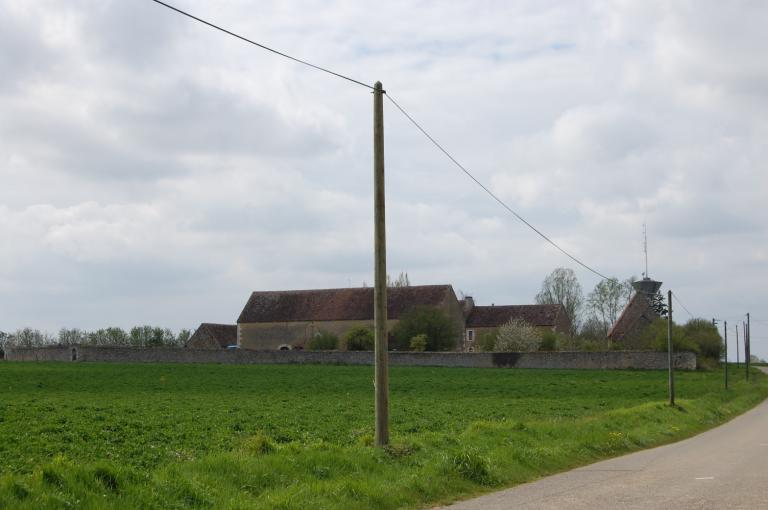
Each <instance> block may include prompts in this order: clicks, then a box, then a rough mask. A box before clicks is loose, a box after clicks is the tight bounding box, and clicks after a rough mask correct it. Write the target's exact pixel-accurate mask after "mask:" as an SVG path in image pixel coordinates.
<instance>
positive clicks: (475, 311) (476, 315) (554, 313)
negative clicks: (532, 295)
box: [464, 297, 571, 351]
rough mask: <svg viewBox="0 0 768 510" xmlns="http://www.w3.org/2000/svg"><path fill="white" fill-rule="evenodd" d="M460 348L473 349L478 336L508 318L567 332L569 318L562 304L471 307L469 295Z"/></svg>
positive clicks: (494, 329) (471, 301) (497, 326)
mask: <svg viewBox="0 0 768 510" xmlns="http://www.w3.org/2000/svg"><path fill="white" fill-rule="evenodd" d="M464 313H465V315H466V321H465V328H464V350H466V351H473V350H475V348H476V345H477V341H478V339H479V338H480V337H481V336H482V335H483V334H484V333H488V332H495V331H496V330H497V329H498V328H499V327H501V326H503V325H504V324H506V323H507V322H509V321H510V320H514V319H520V320H523V321H525V322H527V323H528V324H530V325H532V326H534V327H535V328H536V329H538V330H539V331H542V332H543V331H554V332H555V333H562V334H566V335H567V334H570V331H571V320H570V318H569V317H568V314H567V313H566V311H565V307H564V306H563V305H561V304H558V305H503V306H494V305H491V306H475V305H474V301H473V300H472V298H471V297H467V298H465V301H464Z"/></svg>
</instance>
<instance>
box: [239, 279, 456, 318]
mask: <svg viewBox="0 0 768 510" xmlns="http://www.w3.org/2000/svg"><path fill="white" fill-rule="evenodd" d="M448 297H452V299H454V300H455V299H456V295H455V294H454V292H453V287H451V286H450V285H418V286H411V287H391V288H389V289H387V316H388V318H389V319H398V318H399V317H400V316H401V315H402V314H403V313H405V312H407V311H409V310H411V309H412V308H414V307H416V306H438V305H440V304H442V303H444V302H445V301H446V299H447V298H448ZM340 320H373V288H372V287H358V288H347V289H317V290H283V291H265V292H254V293H252V294H251V297H250V298H249V299H248V302H247V303H246V305H245V308H243V311H242V312H241V313H240V317H239V318H238V319H237V323H238V324H240V323H248V322H291V321H340Z"/></svg>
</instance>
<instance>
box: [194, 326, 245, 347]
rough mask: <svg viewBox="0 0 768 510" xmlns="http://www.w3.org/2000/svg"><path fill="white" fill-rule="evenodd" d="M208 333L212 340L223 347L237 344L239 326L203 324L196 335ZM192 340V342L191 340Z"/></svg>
mask: <svg viewBox="0 0 768 510" xmlns="http://www.w3.org/2000/svg"><path fill="white" fill-rule="evenodd" d="M198 332H200V334H202V333H207V334H208V336H209V337H210V338H213V339H214V340H216V341H217V342H218V343H219V345H220V346H221V347H226V346H228V345H236V344H237V325H235V324H212V323H210V322H203V323H202V324H200V327H199V328H197V331H195V335H197V334H198ZM190 340H192V339H191V338H190Z"/></svg>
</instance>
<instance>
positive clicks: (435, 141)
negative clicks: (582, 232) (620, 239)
mask: <svg viewBox="0 0 768 510" xmlns="http://www.w3.org/2000/svg"><path fill="white" fill-rule="evenodd" d="M386 96H387V99H389V101H390V102H391V103H392V104H393V105H395V108H397V109H398V110H400V113H402V114H403V115H404V116H405V117H406V118H407V119H408V120H409V121H411V123H412V124H413V125H414V126H416V128H417V129H418V130H419V131H421V133H422V134H423V135H424V136H425V137H427V139H428V140H429V141H430V142H432V144H433V145H434V146H435V147H437V148H438V149H439V150H440V152H442V153H443V154H444V155H445V156H446V157H447V158H448V159H449V160H451V162H453V164H454V165H456V166H457V167H458V168H459V169H460V170H461V171H462V172H464V173H465V174H466V175H467V177H469V178H470V179H472V180H473V181H474V182H475V184H477V185H478V186H480V188H482V190H483V191H485V192H486V193H487V194H488V195H489V196H490V197H491V198H492V199H494V200H495V201H496V202H498V203H499V204H500V205H501V206H502V207H503V208H504V209H506V210H507V211H508V212H510V213H512V215H513V216H515V218H517V219H518V220H520V221H521V222H523V223H524V224H525V225H526V226H527V227H528V228H530V229H531V230H533V231H534V232H536V233H537V234H538V235H539V236H540V237H541V238H542V239H544V240H545V241H547V242H548V243H549V244H551V245H552V246H554V247H555V248H557V249H558V250H560V251H561V252H562V253H563V254H565V255H566V256H567V257H568V258H570V259H571V260H573V261H574V262H576V263H577V264H579V265H580V266H581V267H583V268H585V269H587V270H588V271H591V272H593V273H594V274H596V275H597V276H599V277H600V278H603V279H605V280H609V279H610V278H608V277H607V276H605V275H604V274H602V273H600V272H599V271H597V270H595V269H592V268H591V267H590V266H588V265H587V264H585V263H584V262H582V261H581V260H579V259H578V258H576V257H575V256H573V255H571V254H570V253H568V252H567V251H565V249H563V248H561V247H560V245H558V244H557V243H556V242H554V241H553V240H552V239H550V238H549V237H547V236H546V235H545V234H544V233H543V232H542V231H541V230H539V229H537V228H536V227H534V226H533V225H531V224H530V223H529V222H528V221H527V220H526V219H525V218H523V217H522V216H520V215H519V214H518V213H517V212H515V211H514V210H513V209H512V208H511V207H510V206H508V205H507V204H506V203H505V202H504V201H503V200H502V199H500V198H499V197H498V196H496V194H494V193H493V192H492V191H491V190H490V189H488V187H487V186H485V185H484V184H483V183H482V182H480V181H479V180H478V179H477V177H475V176H474V175H472V173H471V172H470V171H469V170H467V168H466V167H465V166H464V165H462V164H461V163H459V162H458V161H457V160H456V158H454V157H453V156H452V155H451V154H450V153H449V152H448V151H447V150H446V149H445V148H444V147H443V146H442V145H440V144H439V143H438V142H437V140H435V139H434V138H433V137H432V135H430V134H429V133H428V132H427V131H426V130H425V129H424V128H423V127H421V124H419V123H418V122H416V120H415V119H414V118H413V117H412V116H411V115H410V114H409V113H408V112H406V111H405V109H404V108H403V107H402V106H400V105H399V104H398V103H397V101H395V100H394V99H393V98H392V96H391V95H390V94H387V95H386Z"/></svg>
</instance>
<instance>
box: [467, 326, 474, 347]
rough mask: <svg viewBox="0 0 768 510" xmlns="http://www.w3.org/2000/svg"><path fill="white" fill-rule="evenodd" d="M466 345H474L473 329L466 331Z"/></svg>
mask: <svg viewBox="0 0 768 510" xmlns="http://www.w3.org/2000/svg"><path fill="white" fill-rule="evenodd" d="M467 343H468V344H473V343H475V330H474V329H468V330H467Z"/></svg>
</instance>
